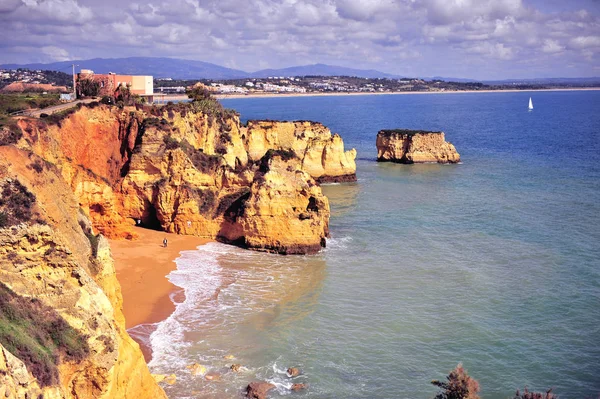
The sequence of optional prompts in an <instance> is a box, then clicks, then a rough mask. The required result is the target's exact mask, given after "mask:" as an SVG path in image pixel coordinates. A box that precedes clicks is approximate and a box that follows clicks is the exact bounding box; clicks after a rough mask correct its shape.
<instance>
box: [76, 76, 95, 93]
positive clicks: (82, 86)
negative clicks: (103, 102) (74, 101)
mask: <svg viewBox="0 0 600 399" xmlns="http://www.w3.org/2000/svg"><path fill="white" fill-rule="evenodd" d="M77 83H78V88H79V94H81V95H82V96H84V97H96V96H97V95H98V93H99V92H100V83H99V82H97V81H95V80H94V79H79V81H78V82H77Z"/></svg>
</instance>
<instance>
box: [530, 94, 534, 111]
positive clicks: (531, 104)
mask: <svg viewBox="0 0 600 399" xmlns="http://www.w3.org/2000/svg"><path fill="white" fill-rule="evenodd" d="M529 110H530V111H533V102H531V97H529Z"/></svg>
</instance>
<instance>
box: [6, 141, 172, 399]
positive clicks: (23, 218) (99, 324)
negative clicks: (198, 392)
mask: <svg viewBox="0 0 600 399" xmlns="http://www.w3.org/2000/svg"><path fill="white" fill-rule="evenodd" d="M0 197H1V200H0V281H1V284H0V302H1V304H2V307H3V309H4V310H6V309H9V311H7V312H0V325H1V326H2V328H0V342H2V345H4V347H3V348H2V349H1V350H0V351H1V352H2V354H1V355H0V374H2V375H1V376H0V380H2V379H3V378H4V379H6V376H10V377H9V378H8V380H10V381H4V382H3V383H2V385H3V386H4V387H5V390H8V392H9V394H7V397H27V396H24V394H23V392H29V393H30V395H33V394H34V393H38V392H39V393H42V394H43V395H44V396H43V397H45V398H119V397H140V398H165V397H166V396H165V394H164V392H163V391H162V389H161V388H159V387H158V385H157V384H156V383H155V382H154V380H153V378H152V377H151V375H150V372H149V371H148V368H147V366H146V364H145V362H144V358H143V356H142V353H141V351H140V349H139V346H138V344H136V343H135V342H134V341H133V340H132V339H131V338H130V337H129V336H128V335H127V332H126V330H125V322H124V317H123V314H122V310H121V308H122V299H121V294H120V288H119V283H118V281H117V280H116V275H115V270H114V266H113V263H112V257H111V255H110V249H109V247H108V243H107V241H106V240H105V239H104V238H103V237H102V236H99V235H95V234H94V232H93V230H92V227H91V223H90V222H89V221H88V219H87V217H86V216H85V214H83V213H82V211H81V210H80V207H79V204H78V201H77V200H76V199H75V197H74V195H73V193H72V192H71V190H70V189H69V187H68V186H67V185H66V183H65V182H64V180H63V179H62V178H61V176H60V174H59V171H58V170H57V169H56V168H55V167H54V166H52V165H51V164H49V163H45V162H44V161H42V160H41V159H40V158H38V157H37V156H35V155H33V154H32V153H28V152H25V151H22V150H19V149H17V148H15V147H0ZM10 309H12V310H10ZM11 356H14V357H11ZM15 358H17V359H19V360H18V361H17V360H15ZM2 370H6V373H3V372H2ZM10 395H13V396H10ZM30 397H38V395H35V396H30Z"/></svg>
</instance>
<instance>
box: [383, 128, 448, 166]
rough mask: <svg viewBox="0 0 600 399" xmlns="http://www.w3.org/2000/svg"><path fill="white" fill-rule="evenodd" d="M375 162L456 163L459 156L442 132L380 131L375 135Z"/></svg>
mask: <svg viewBox="0 0 600 399" xmlns="http://www.w3.org/2000/svg"><path fill="white" fill-rule="evenodd" d="M376 145H377V160H378V161H380V162H385V161H389V162H397V163H409V164H410V163H425V162H437V163H458V162H460V155H459V154H458V152H457V151H456V148H454V145H452V144H450V143H448V142H447V141H446V139H445V136H444V133H443V132H427V131H422V130H407V129H396V130H381V131H380V132H379V133H377V141H376Z"/></svg>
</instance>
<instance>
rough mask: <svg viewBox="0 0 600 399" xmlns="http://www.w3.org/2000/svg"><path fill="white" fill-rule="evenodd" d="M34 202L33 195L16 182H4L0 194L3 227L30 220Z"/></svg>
mask: <svg viewBox="0 0 600 399" xmlns="http://www.w3.org/2000/svg"><path fill="white" fill-rule="evenodd" d="M35 200H36V199H35V195H34V194H33V193H31V192H29V191H28V190H27V188H26V187H25V186H23V185H22V184H21V183H20V182H19V181H18V180H12V181H7V182H5V183H4V185H3V186H2V192H1V193H0V212H1V213H2V214H3V215H4V217H3V219H4V221H3V222H2V224H3V227H6V226H13V225H15V224H19V223H22V222H27V221H29V220H31V218H32V217H33V206H34V204H35Z"/></svg>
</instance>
